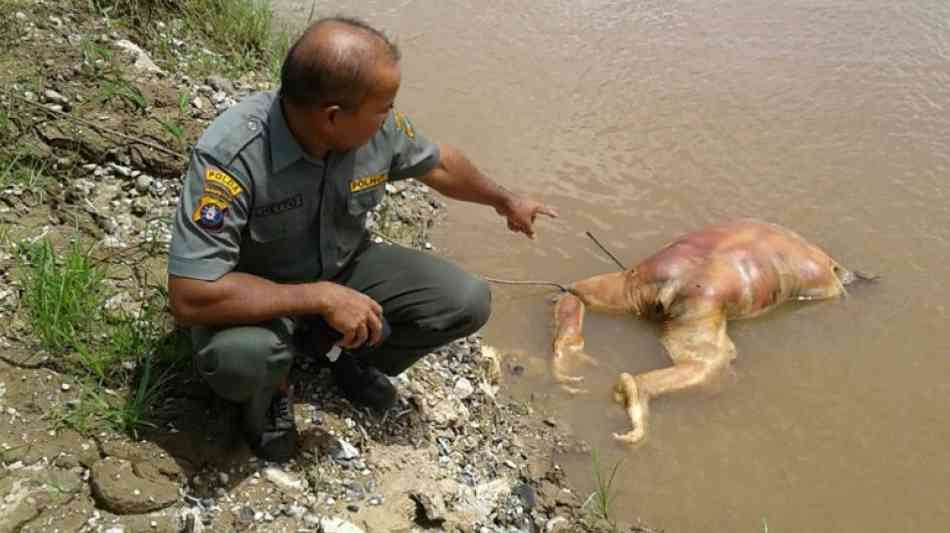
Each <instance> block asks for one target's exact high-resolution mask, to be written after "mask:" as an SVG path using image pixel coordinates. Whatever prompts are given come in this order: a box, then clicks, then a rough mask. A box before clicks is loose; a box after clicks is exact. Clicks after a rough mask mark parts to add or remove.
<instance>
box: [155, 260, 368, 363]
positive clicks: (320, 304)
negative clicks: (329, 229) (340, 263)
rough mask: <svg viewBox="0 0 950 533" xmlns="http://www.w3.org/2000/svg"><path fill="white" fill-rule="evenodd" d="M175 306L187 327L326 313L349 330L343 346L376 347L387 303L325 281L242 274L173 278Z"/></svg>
mask: <svg viewBox="0 0 950 533" xmlns="http://www.w3.org/2000/svg"><path fill="white" fill-rule="evenodd" d="M168 294H169V305H170V307H171V311H172V315H174V317H175V319H176V320H177V321H178V322H179V323H180V324H182V325H185V326H193V325H204V326H217V325H229V324H254V323H257V322H263V321H266V320H271V319H274V318H278V317H284V316H300V315H320V316H322V317H323V318H324V320H326V321H327V323H328V324H329V325H330V326H331V327H333V328H334V329H336V330H337V331H339V332H340V333H342V334H343V339H342V340H341V341H340V342H339V344H340V346H341V347H343V348H357V347H359V346H362V345H363V344H364V343H365V342H366V341H367V340H369V341H370V344H372V345H375V344H377V343H378V342H379V340H380V334H381V332H382V321H381V319H380V318H381V317H382V312H383V310H382V307H381V306H380V305H379V304H378V303H377V302H375V301H374V300H373V299H372V298H370V297H369V296H366V295H365V294H363V293H360V292H358V291H355V290H353V289H350V288H348V287H345V286H343V285H338V284H336V283H331V282H326V281H321V282H317V283H303V284H296V285H285V284H280V283H274V282H272V281H269V280H267V279H264V278H261V277H259V276H254V275H251V274H245V273H241V272H230V273H228V274H225V275H224V276H222V277H220V278H218V279H217V280H215V281H204V280H199V279H192V278H185V277H179V276H173V275H170V276H169V277H168Z"/></svg>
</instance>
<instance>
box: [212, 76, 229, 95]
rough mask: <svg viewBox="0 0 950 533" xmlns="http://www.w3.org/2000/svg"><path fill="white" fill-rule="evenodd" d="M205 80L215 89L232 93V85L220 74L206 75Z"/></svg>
mask: <svg viewBox="0 0 950 533" xmlns="http://www.w3.org/2000/svg"><path fill="white" fill-rule="evenodd" d="M205 82H207V84H208V85H210V86H211V87H212V88H213V89H214V90H216V91H222V92H225V93H227V94H234V85H233V84H232V83H231V81H230V80H228V79H227V78H224V77H222V76H208V78H207V79H206V80H205Z"/></svg>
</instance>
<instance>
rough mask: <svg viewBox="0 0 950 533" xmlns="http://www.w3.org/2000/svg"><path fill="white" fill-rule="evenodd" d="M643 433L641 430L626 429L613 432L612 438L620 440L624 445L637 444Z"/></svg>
mask: <svg viewBox="0 0 950 533" xmlns="http://www.w3.org/2000/svg"><path fill="white" fill-rule="evenodd" d="M644 436H645V433H644V432H643V431H641V430H638V429H634V430H633V431H628V432H626V433H614V440H616V441H618V442H622V443H624V444H626V445H634V444H639V443H640V442H641V441H642V440H643V437H644Z"/></svg>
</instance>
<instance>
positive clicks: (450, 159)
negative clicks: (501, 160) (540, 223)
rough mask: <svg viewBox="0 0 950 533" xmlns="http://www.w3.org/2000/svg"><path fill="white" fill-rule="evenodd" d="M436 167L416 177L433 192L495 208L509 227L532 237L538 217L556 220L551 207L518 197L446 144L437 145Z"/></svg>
mask: <svg viewBox="0 0 950 533" xmlns="http://www.w3.org/2000/svg"><path fill="white" fill-rule="evenodd" d="M439 153H440V158H439V162H438V164H436V166H435V167H433V168H432V170H430V171H429V172H428V173H426V174H425V175H423V176H421V177H419V178H417V179H418V180H419V181H421V182H422V183H425V184H426V185H428V186H429V187H432V188H433V189H435V190H436V191H438V192H440V193H442V194H444V195H445V196H448V197H449V198H453V199H455V200H462V201H465V202H475V203H478V204H483V205H489V206H491V207H494V208H495V211H497V212H498V214H499V215H501V216H503V217H505V218H507V219H508V228H509V229H511V230H512V231H518V232H521V233H524V234H525V235H527V236H528V237H530V238H534V220H535V218H536V217H537V215H538V214H543V215H548V216H550V217H557V211H555V210H554V209H551V208H550V207H548V206H546V205H544V204H542V203H540V202H536V201H534V200H529V199H526V198H521V197H519V196H518V195H516V194H514V193H512V192H511V191H509V190H507V189H505V188H504V187H502V186H500V185H498V184H497V183H495V182H494V181H492V180H491V179H489V178H488V177H487V176H485V175H484V174H482V173H481V171H479V170H478V169H477V168H476V167H475V165H474V164H472V162H471V161H469V159H468V158H467V157H465V155H464V154H462V152H460V151H459V150H458V149H456V148H454V147H452V146H449V145H445V144H443V145H440V146H439Z"/></svg>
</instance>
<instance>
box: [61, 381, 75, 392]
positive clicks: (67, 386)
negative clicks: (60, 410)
mask: <svg viewBox="0 0 950 533" xmlns="http://www.w3.org/2000/svg"><path fill="white" fill-rule="evenodd" d="M59 388H60V389H61V390H62V391H63V392H68V391H69V389H71V388H72V387H70V385H69V383H63V384H62V385H60V386H59Z"/></svg>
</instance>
